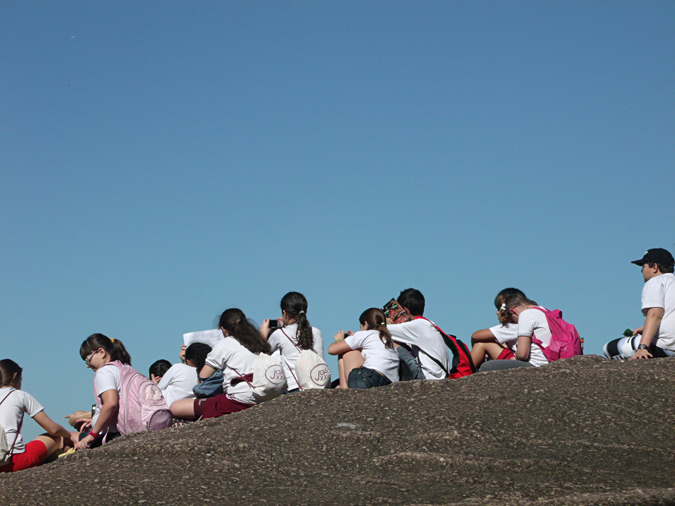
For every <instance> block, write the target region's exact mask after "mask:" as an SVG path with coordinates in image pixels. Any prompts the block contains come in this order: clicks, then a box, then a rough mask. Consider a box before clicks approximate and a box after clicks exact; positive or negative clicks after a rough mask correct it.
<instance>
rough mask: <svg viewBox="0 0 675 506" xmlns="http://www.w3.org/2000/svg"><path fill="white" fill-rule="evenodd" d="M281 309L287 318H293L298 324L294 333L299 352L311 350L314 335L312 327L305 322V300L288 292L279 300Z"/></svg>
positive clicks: (296, 294)
mask: <svg viewBox="0 0 675 506" xmlns="http://www.w3.org/2000/svg"><path fill="white" fill-rule="evenodd" d="M281 309H282V310H283V311H286V314H287V315H288V316H289V318H293V319H294V320H295V321H296V322H297V323H298V330H297V332H296V333H295V339H296V341H297V342H298V347H299V348H300V349H301V350H311V349H312V346H314V334H312V326H311V325H310V324H309V320H307V299H306V298H305V296H304V295H303V294H301V293H298V292H288V293H287V294H286V295H284V298H283V299H281Z"/></svg>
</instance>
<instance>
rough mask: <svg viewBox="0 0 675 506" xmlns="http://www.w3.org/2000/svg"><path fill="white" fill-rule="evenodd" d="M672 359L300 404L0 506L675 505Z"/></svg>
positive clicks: (89, 471) (43, 486)
mask: <svg viewBox="0 0 675 506" xmlns="http://www.w3.org/2000/svg"><path fill="white" fill-rule="evenodd" d="M674 399H675V359H657V360H643V361H632V362H613V361H607V360H604V359H601V358H600V357H597V356H586V357H577V358H574V359H570V360H565V361H560V362H557V363H554V364H552V365H550V366H547V367H542V368H539V369H515V370H509V371H501V372H491V373H482V374H477V375H474V376H471V377H468V378H462V379H458V380H447V381H414V382H407V383H398V384H394V385H392V386H389V387H384V388H379V389H374V390H370V391H357V390H330V391H309V392H303V393H300V394H295V395H288V396H284V397H282V398H279V399H275V400H274V401H270V402H267V403H265V404H262V405H259V406H256V407H254V408H251V409H249V410H246V411H244V412H241V413H237V414H233V415H228V416H225V417H222V418H219V419H213V420H206V421H203V422H198V423H195V424H191V425H188V426H184V427H177V428H172V429H166V430H163V431H158V432H151V433H142V434H134V435H128V436H124V437H122V438H119V439H117V440H115V441H114V442H112V443H110V444H109V445H107V446H105V447H102V448H99V449H95V450H89V451H80V452H77V453H76V454H74V455H72V456H66V457H65V458H62V459H59V460H58V461H57V462H55V463H52V464H47V465H44V466H41V467H38V468H35V469H30V470H27V471H23V472H18V473H13V474H0V504H2V505H3V506H10V505H38V504H45V505H66V504H67V505H74V504H77V505H82V504H105V505H117V504H120V505H122V504H123V505H127V504H166V505H187V504H210V503H214V504H237V505H250V504H256V505H258V504H261V505H262V504H264V505H274V504H280V505H281V504H284V505H285V504H308V505H315V504H345V505H346V504H414V505H423V504H457V503H461V504H464V505H482V504H506V505H525V504H538V505H563V504H585V505H601V504H616V505H628V504H644V505H657V504H658V505H665V504H675V403H674V402H673V400H674Z"/></svg>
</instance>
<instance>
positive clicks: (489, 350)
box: [471, 288, 525, 368]
mask: <svg viewBox="0 0 675 506" xmlns="http://www.w3.org/2000/svg"><path fill="white" fill-rule="evenodd" d="M516 294H518V295H521V296H523V297H525V294H524V293H523V292H521V291H520V290H518V289H517V288H504V289H503V290H502V291H501V292H499V293H498V294H497V296H496V297H495V301H494V304H495V308H497V318H499V317H500V310H501V309H504V308H502V305H503V304H504V302H505V301H506V298H507V297H508V296H509V295H516ZM517 330H518V325H517V324H515V323H511V321H510V318H508V317H506V318H505V321H503V322H502V321H501V320H500V324H499V325H495V326H494V327H490V328H489V329H481V330H477V331H476V332H474V333H473V334H472V335H471V344H472V348H471V358H472V360H473V363H474V365H475V366H476V368H479V367H480V366H481V364H482V363H483V362H484V361H485V359H486V358H488V359H490V360H515V359H516V356H515V355H514V354H513V352H512V351H511V349H512V348H513V347H514V346H515V345H516V342H517V341H518V333H517Z"/></svg>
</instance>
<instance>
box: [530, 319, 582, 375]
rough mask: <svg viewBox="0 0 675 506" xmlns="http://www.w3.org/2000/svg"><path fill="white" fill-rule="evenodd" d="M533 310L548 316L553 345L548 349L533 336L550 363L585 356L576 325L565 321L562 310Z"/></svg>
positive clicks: (533, 340) (533, 339)
mask: <svg viewBox="0 0 675 506" xmlns="http://www.w3.org/2000/svg"><path fill="white" fill-rule="evenodd" d="M532 309H538V310H539V311H541V312H542V313H544V314H545V315H546V321H547V322H548V327H549V329H550V330H551V344H549V345H548V346H547V347H544V343H542V342H541V341H540V340H539V339H537V338H536V337H535V336H534V334H533V335H532V342H533V343H534V344H536V345H537V346H539V347H540V348H541V351H543V352H544V355H545V356H546V358H547V359H548V361H549V362H553V361H555V360H559V359H561V358H571V357H575V356H577V355H583V354H584V350H583V347H582V346H581V338H580V337H579V332H577V329H576V328H575V327H574V325H572V324H571V323H567V322H566V321H565V320H563V317H562V311H560V309H554V310H553V311H549V310H548V309H544V308H541V307H536V306H534V307H532Z"/></svg>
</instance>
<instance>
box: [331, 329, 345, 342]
mask: <svg viewBox="0 0 675 506" xmlns="http://www.w3.org/2000/svg"><path fill="white" fill-rule="evenodd" d="M333 339H335V340H336V341H344V340H345V331H344V330H341V331H340V332H338V333H337V334H335V337H333Z"/></svg>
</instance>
